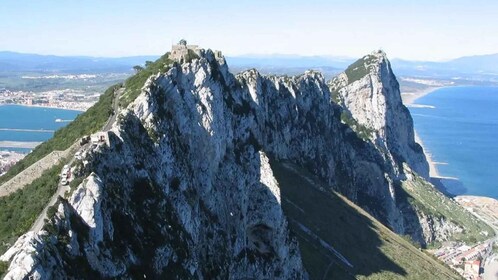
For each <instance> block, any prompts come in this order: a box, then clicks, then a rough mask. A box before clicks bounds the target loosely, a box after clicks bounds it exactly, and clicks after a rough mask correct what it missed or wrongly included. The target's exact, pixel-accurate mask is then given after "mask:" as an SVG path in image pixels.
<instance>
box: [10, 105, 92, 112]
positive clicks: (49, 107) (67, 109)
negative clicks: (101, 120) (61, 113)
mask: <svg viewBox="0 0 498 280" xmlns="http://www.w3.org/2000/svg"><path fill="white" fill-rule="evenodd" d="M0 106H23V107H35V108H46V109H59V110H66V111H77V112H85V111H86V110H82V109H77V108H65V107H57V106H45V105H27V104H17V103H9V104H7V103H0Z"/></svg>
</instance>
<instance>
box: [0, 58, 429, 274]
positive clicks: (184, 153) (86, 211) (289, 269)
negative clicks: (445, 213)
mask: <svg viewBox="0 0 498 280" xmlns="http://www.w3.org/2000/svg"><path fill="white" fill-rule="evenodd" d="M381 68H382V67H381ZM161 69H163V70H164V71H161V72H159V73H157V74H156V75H153V76H151V77H150V78H149V79H148V80H147V82H146V83H145V85H144V87H143V88H142V91H141V93H140V94H139V95H138V97H136V99H135V100H134V101H133V102H132V103H131V104H130V105H129V106H128V107H127V109H126V110H124V111H122V112H121V113H120V114H119V116H118V117H117V122H116V123H115V124H114V125H113V127H112V129H111V130H110V131H109V132H108V133H106V138H107V141H106V142H105V143H101V144H99V145H98V146H96V147H93V148H91V149H89V150H88V151H86V152H85V153H84V155H85V156H84V159H83V160H82V161H81V162H77V163H76V164H77V165H78V166H81V167H82V168H81V171H80V172H79V173H80V175H79V176H80V178H82V179H84V180H83V182H82V183H81V184H80V185H79V186H77V187H76V188H75V189H73V190H72V193H71V194H70V196H69V197H68V198H67V199H61V200H60V204H59V206H58V211H57V213H56V214H55V215H54V216H53V217H52V219H51V221H50V222H49V223H48V224H47V225H46V226H45V231H42V232H41V233H40V234H33V233H28V234H26V235H24V236H23V237H21V238H20V239H19V240H18V241H17V242H16V244H15V245H14V246H13V247H12V248H11V249H10V250H9V251H7V253H6V254H4V255H3V256H2V257H1V260H2V261H8V262H10V266H9V269H8V272H7V276H6V278H7V279H19V278H23V277H26V276H28V275H32V276H34V277H35V278H41V279H51V278H65V277H76V278H78V277H82V278H85V277H86V278H92V277H93V278H96V277H97V278H99V277H109V278H112V277H119V278H137V277H144V276H147V277H148V278H150V277H152V278H165V277H170V278H178V279H188V278H194V279H213V278H220V279H226V278H229V279H306V278H307V277H308V276H307V273H306V271H305V269H304V267H303V262H302V256H301V253H300V250H299V247H298V242H297V239H296V238H295V237H293V235H292V234H289V229H288V226H287V221H288V220H287V218H286V216H285V215H284V212H283V210H282V207H281V205H282V197H281V193H280V192H281V190H280V187H279V185H278V183H277V180H276V179H275V177H274V175H273V169H272V167H271V166H270V164H269V162H270V159H272V160H274V161H276V162H282V161H289V162H292V163H293V164H295V165H297V166H300V167H302V168H304V169H306V170H307V171H308V172H310V173H312V174H314V175H315V176H317V177H318V178H319V179H320V180H321V181H322V182H323V183H324V187H323V189H324V191H325V192H333V191H337V192H340V193H342V194H344V195H345V196H346V197H347V198H349V199H350V200H351V201H353V202H354V203H356V204H358V205H359V206H361V207H362V208H363V209H365V210H366V211H367V212H369V213H370V214H372V215H373V216H374V217H376V218H377V219H379V220H380V221H381V222H382V223H383V224H385V225H386V226H388V227H389V228H391V229H392V230H393V231H395V232H396V233H400V234H409V235H411V236H412V237H413V238H414V239H416V240H417V241H419V242H420V243H424V242H426V241H427V239H428V238H429V235H430V234H437V233H434V232H433V231H432V230H431V229H430V228H429V230H428V231H424V230H423V227H422V226H421V224H420V220H419V215H417V212H416V210H417V209H416V208H414V207H413V205H412V204H410V203H405V202H406V201H408V197H407V196H406V195H405V196H403V194H406V188H403V184H402V183H403V182H405V181H409V180H411V179H410V178H414V177H413V176H414V175H411V174H409V172H408V171H409V170H410V168H409V166H411V165H410V164H411V162H409V161H410V159H409V157H410V156H413V155H405V154H403V153H404V152H406V151H405V150H403V149H405V148H407V147H408V146H410V143H411V142H409V140H410V132H406V133H405V132H401V133H400V134H398V133H394V132H393V133H392V134H390V133H389V130H390V129H393V128H392V127H390V126H389V125H387V126H386V125H385V126H384V128H383V127H382V125H381V127H380V128H378V129H379V130H382V129H384V132H375V133H376V135H378V137H377V136H376V137H375V138H363V137H361V135H360V136H359V135H358V134H357V133H356V132H355V131H353V130H352V129H351V127H350V125H349V124H345V123H344V122H343V121H341V119H343V118H341V116H343V115H344V112H346V111H345V109H344V108H342V107H341V106H339V105H337V104H336V103H334V102H332V101H331V96H333V95H332V94H331V92H330V90H329V85H328V84H327V83H326V81H325V80H324V78H323V77H322V75H321V74H320V73H317V72H313V71H309V72H306V73H304V74H303V75H300V76H297V77H291V78H289V77H265V76H261V75H260V74H259V73H258V72H257V71H255V70H249V71H246V72H243V73H241V74H239V75H237V76H234V75H232V74H230V73H229V71H228V67H227V65H226V63H225V60H224V58H223V57H218V56H215V55H214V53H213V52H211V51H209V50H208V51H203V50H200V51H199V58H195V59H193V60H192V61H191V62H188V63H184V64H182V65H179V64H177V63H173V64H170V65H162V68H161ZM379 69H380V68H379ZM389 69H390V68H389ZM162 72H164V73H162ZM381 81H382V82H380V83H381V84H379V86H382V85H383V84H382V83H384V82H385V81H384V80H381ZM390 86H392V85H390ZM386 87H387V86H386ZM390 92H391V91H390ZM395 93H396V92H394V93H392V94H394V95H395ZM398 95H399V90H398ZM398 97H399V96H398ZM388 98H389V97H387V99H388ZM386 102H387V103H388V104H390V103H389V102H390V101H386ZM386 108H387V109H386V110H390V109H389V108H390V107H386ZM349 113H351V114H353V112H349ZM408 117H409V115H408ZM386 123H389V122H386ZM396 125H397V126H401V125H402V124H401V123H396ZM386 127H387V128H386ZM373 128H375V129H377V128H376V127H373ZM373 128H372V129H373ZM400 129H405V128H400ZM376 131H377V130H376ZM411 133H412V134H413V131H412V132H411ZM385 135H390V136H385ZM400 135H401V136H406V135H408V136H406V137H405V138H403V139H406V141H405V140H403V141H405V142H406V143H407V144H406V145H408V146H406V145H405V144H403V145H400V146H399V147H394V146H393V151H395V152H392V153H390V151H391V150H390V149H391V146H390V145H394V144H395V143H396V141H393V142H390V141H387V140H386V141H385V143H386V144H385V145H380V144H379V145H377V144H376V143H377V141H381V140H377V139H381V138H382V137H384V136H385V137H388V138H389V137H401V136H400ZM369 139H373V141H370V140H369ZM382 139H383V138H382ZM401 142H402V141H401ZM389 143H391V144H389ZM414 151H415V154H416V150H414ZM403 156H405V157H403ZM391 158H392V159H391ZM413 158H416V157H415V156H413ZM399 159H404V160H405V161H406V163H407V165H406V166H407V167H406V168H407V170H408V171H405V169H404V167H403V166H404V165H402V162H401V161H399ZM405 161H404V162H405ZM400 164H401V168H400ZM413 164H415V165H414V166H415V167H413V166H412V168H411V169H413V170H416V171H417V172H421V173H423V168H421V167H416V166H417V165H416V162H413ZM401 175H403V176H401ZM422 176H423V174H422ZM422 180H423V179H422ZM303 191H306V190H303ZM337 230H341V229H337ZM426 232H429V233H426ZM431 238H434V237H433V236H432V237H431ZM358 253H359V254H360V252H358Z"/></svg>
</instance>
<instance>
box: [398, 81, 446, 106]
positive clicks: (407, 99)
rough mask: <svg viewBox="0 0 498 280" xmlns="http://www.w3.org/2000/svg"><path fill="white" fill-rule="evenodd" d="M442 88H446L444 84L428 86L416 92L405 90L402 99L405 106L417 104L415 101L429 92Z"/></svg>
mask: <svg viewBox="0 0 498 280" xmlns="http://www.w3.org/2000/svg"><path fill="white" fill-rule="evenodd" d="M440 88H444V87H443V86H440V87H427V88H424V89H421V90H418V91H414V92H403V93H401V99H402V100H403V104H405V106H407V107H410V106H413V105H415V101H416V100H417V99H419V98H421V97H423V96H426V95H427V94H429V93H432V92H434V91H436V90H438V89H440Z"/></svg>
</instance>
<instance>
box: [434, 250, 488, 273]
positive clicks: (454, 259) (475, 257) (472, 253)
mask: <svg viewBox="0 0 498 280" xmlns="http://www.w3.org/2000/svg"><path fill="white" fill-rule="evenodd" d="M492 247H493V241H486V242H483V243H481V244H478V245H476V246H473V247H470V246H468V245H465V244H462V243H455V242H449V243H448V244H446V246H443V247H442V248H441V249H439V250H437V251H436V252H434V255H435V256H436V257H437V258H438V259H440V260H441V261H443V262H444V263H446V264H448V265H449V266H451V267H452V268H453V269H455V270H456V271H458V273H460V275H462V276H464V277H465V278H466V279H472V280H477V279H481V278H480V274H481V272H482V270H481V264H482V260H483V259H485V258H486V257H487V256H488V255H489V254H490V253H491V251H492Z"/></svg>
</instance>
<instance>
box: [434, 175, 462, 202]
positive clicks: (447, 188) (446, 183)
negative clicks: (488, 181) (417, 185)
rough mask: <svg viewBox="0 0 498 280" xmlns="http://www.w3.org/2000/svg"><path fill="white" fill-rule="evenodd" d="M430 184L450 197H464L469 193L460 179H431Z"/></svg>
mask: <svg viewBox="0 0 498 280" xmlns="http://www.w3.org/2000/svg"><path fill="white" fill-rule="evenodd" d="M430 182H431V183H432V184H433V185H434V186H435V187H436V188H437V189H438V190H439V191H440V192H442V193H444V194H445V195H446V196H448V197H455V196H458V195H463V194H465V193H466V192H467V188H465V186H464V185H463V183H462V182H461V181H460V180H458V179H453V178H435V177H431V178H430Z"/></svg>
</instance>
